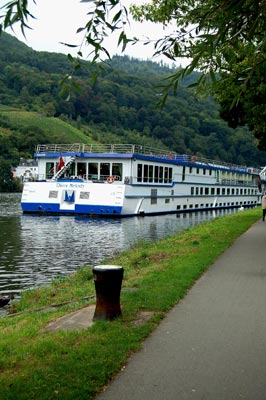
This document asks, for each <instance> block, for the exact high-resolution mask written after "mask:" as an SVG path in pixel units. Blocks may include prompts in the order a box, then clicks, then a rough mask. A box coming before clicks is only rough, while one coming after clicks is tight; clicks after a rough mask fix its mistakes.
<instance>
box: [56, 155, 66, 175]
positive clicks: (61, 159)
mask: <svg viewBox="0 0 266 400" xmlns="http://www.w3.org/2000/svg"><path fill="white" fill-rule="evenodd" d="M64 165H65V162H64V160H63V157H62V156H60V158H59V164H58V166H57V168H56V172H58V171H60V170H61V169H62V168H63V166H64Z"/></svg>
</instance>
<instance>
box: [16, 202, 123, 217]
mask: <svg viewBox="0 0 266 400" xmlns="http://www.w3.org/2000/svg"><path fill="white" fill-rule="evenodd" d="M21 208H22V211H23V212H25V213H38V214H50V213H51V214H53V213H55V214H88V215H90V214H93V215H110V216H116V215H121V212H122V207H113V206H101V205H89V206H88V205H79V204H76V206H75V209H74V210H64V209H60V206H59V204H49V203H21Z"/></svg>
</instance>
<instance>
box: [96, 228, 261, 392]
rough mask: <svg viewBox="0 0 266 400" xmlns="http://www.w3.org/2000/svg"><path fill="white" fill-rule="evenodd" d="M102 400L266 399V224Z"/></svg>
mask: <svg viewBox="0 0 266 400" xmlns="http://www.w3.org/2000/svg"><path fill="white" fill-rule="evenodd" d="M96 399H97V400H235V399H248V400H266V222H265V223H264V222H262V221H258V222H256V223H255V224H254V225H253V226H252V227H251V228H250V229H249V230H248V231H247V232H246V233H245V234H243V235H242V236H241V237H240V238H239V239H237V240H236V241H235V243H234V244H233V245H232V246H231V247H230V248H229V249H228V250H227V251H226V252H225V253H224V254H223V255H222V256H221V257H219V259H218V260H217V261H216V262H215V263H214V264H213V265H212V266H211V268H210V269H209V270H208V272H207V273H205V274H204V275H203V276H202V278H201V279H200V280H199V281H198V282H197V283H196V284H195V285H194V286H193V288H192V289H191V290H190V291H189V293H188V294H187V296H186V297H185V298H184V299H183V300H182V301H181V302H180V303H179V304H178V305H177V306H175V307H174V308H173V309H172V310H171V311H170V312H169V314H168V315H167V317H166V318H165V319H164V320H163V321H162V322H161V324H160V325H159V327H158V328H157V329H156V330H155V331H154V333H153V334H151V336H150V337H149V338H148V339H147V340H145V342H144V343H143V348H142V350H141V351H140V352H138V353H136V354H134V355H133V356H132V357H131V358H130V359H129V360H128V363H127V365H126V367H125V369H124V370H123V371H122V372H121V373H120V374H118V376H117V377H116V378H115V379H114V381H113V382H112V383H111V384H110V385H109V386H108V387H107V389H106V391H105V392H103V393H102V394H100V395H99V396H97V397H96Z"/></svg>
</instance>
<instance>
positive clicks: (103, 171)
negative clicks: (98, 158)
mask: <svg viewBox="0 0 266 400" xmlns="http://www.w3.org/2000/svg"><path fill="white" fill-rule="evenodd" d="M110 175H111V169H110V163H100V179H103V180H105V179H106V178H108V176H110Z"/></svg>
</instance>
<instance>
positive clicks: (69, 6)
mask: <svg viewBox="0 0 266 400" xmlns="http://www.w3.org/2000/svg"><path fill="white" fill-rule="evenodd" d="M122 1H123V4H125V5H129V4H130V3H131V2H132V0H122ZM142 2H143V1H142ZM29 4H30V9H31V11H32V13H33V15H34V16H35V18H36V20H32V19H31V20H29V21H28V22H29V25H30V26H31V28H32V30H29V29H27V30H26V31H25V32H26V39H25V38H24V37H23V35H22V34H21V32H20V29H19V26H17V27H16V28H15V36H16V37H17V38H18V39H19V40H21V41H23V42H24V43H26V44H27V45H28V46H29V47H32V48H33V49H34V50H43V51H49V52H58V53H71V54H72V55H76V52H77V50H74V49H71V48H70V47H67V46H64V45H63V44H61V43H60V42H63V43H70V44H75V45H79V44H80V43H81V42H82V38H83V37H82V34H77V33H76V31H77V29H78V28H80V27H82V26H84V25H85V24H86V22H87V21H88V19H87V15H86V14H87V12H88V7H89V5H90V3H80V1H79V0H36V5H34V3H33V1H32V0H31V1H29ZM8 32H9V33H11V34H13V35H14V33H12V32H11V31H8ZM129 34H130V35H131V36H137V37H140V38H142V39H143V41H144V40H145V38H146V37H147V36H149V37H150V38H151V39H153V40H156V39H158V38H160V37H163V36H164V34H165V30H164V29H163V27H162V26H161V25H158V24H151V23H146V22H145V23H142V24H140V23H136V22H134V21H133V22H132V23H131V28H130V31H129ZM116 44H117V41H116V40H115V39H114V38H113V37H111V38H110V39H109V40H108V42H107V44H106V47H107V49H108V51H109V53H110V54H111V56H112V55H114V54H121V52H120V49H119V48H117V46H116ZM87 50H88V49H87ZM153 52H154V50H153V47H152V46H144V45H143V44H138V45H135V46H128V48H127V50H126V52H125V53H124V54H127V55H130V56H132V57H135V58H139V59H141V60H147V59H152V55H153ZM82 53H83V56H85V55H86V56H87V53H86V47H84V48H83V50H82ZM159 60H163V61H164V62H165V63H167V62H168V63H169V61H168V59H167V58H165V57H163V58H160V59H158V58H154V59H153V61H159ZM170 63H171V65H172V62H171V61H170ZM179 64H180V61H179V62H178V65H179Z"/></svg>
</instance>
